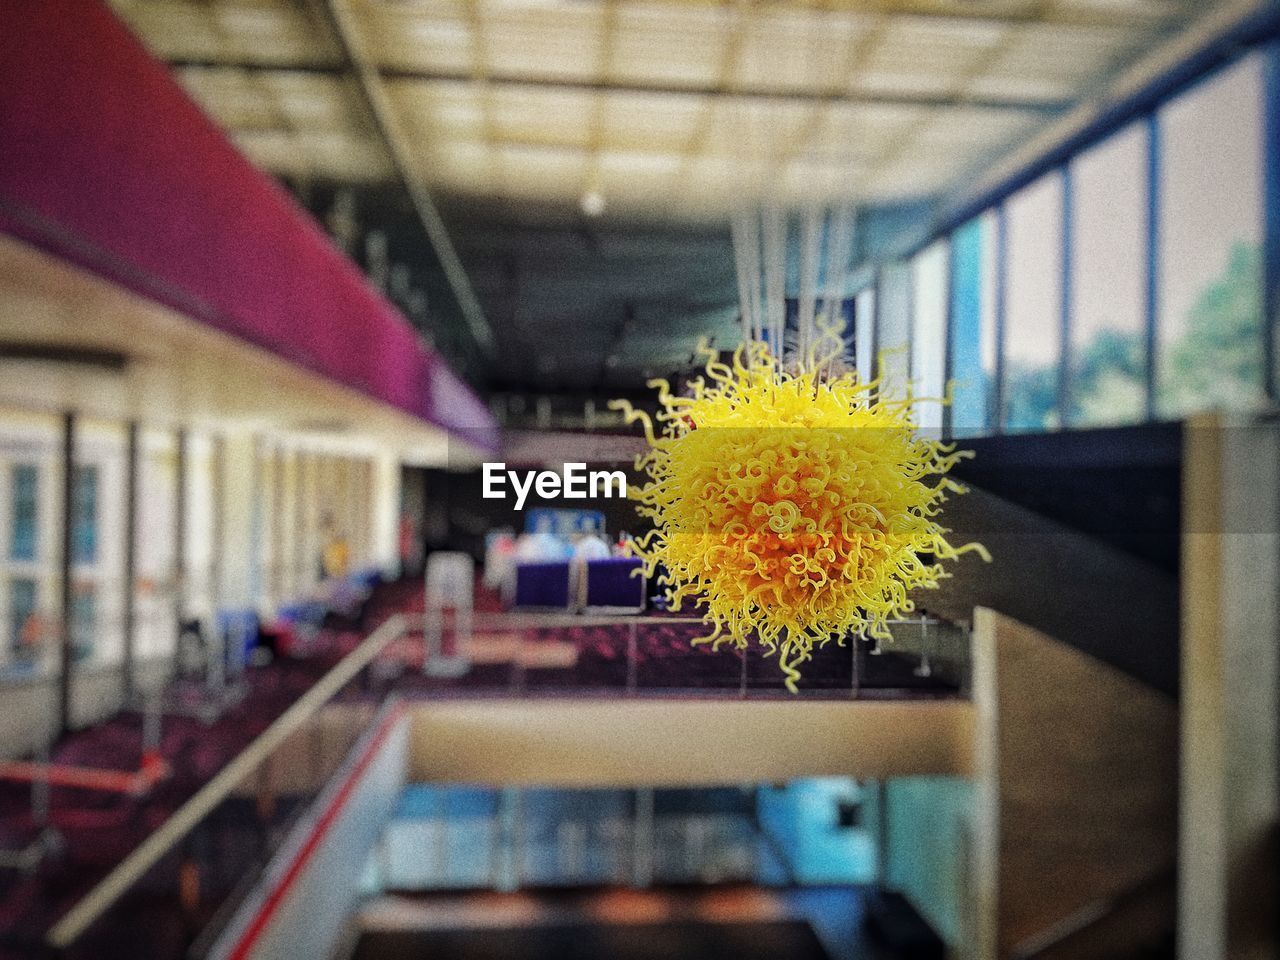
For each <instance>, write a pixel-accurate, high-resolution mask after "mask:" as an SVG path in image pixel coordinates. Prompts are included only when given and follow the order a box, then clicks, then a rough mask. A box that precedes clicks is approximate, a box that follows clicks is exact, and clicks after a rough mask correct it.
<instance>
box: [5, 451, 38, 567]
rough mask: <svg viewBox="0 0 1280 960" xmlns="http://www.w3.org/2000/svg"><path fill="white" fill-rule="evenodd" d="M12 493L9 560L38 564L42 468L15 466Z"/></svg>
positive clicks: (31, 465)
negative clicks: (37, 547) (37, 542)
mask: <svg viewBox="0 0 1280 960" xmlns="http://www.w3.org/2000/svg"><path fill="white" fill-rule="evenodd" d="M10 490H11V493H10V495H9V496H10V515H11V523H10V525H9V556H10V558H12V559H14V560H23V561H34V560H35V559H36V537H37V535H38V532H39V510H40V470H39V468H38V467H36V465H35V464H31V463H19V464H15V465H14V467H13V473H12V475H11V484H10Z"/></svg>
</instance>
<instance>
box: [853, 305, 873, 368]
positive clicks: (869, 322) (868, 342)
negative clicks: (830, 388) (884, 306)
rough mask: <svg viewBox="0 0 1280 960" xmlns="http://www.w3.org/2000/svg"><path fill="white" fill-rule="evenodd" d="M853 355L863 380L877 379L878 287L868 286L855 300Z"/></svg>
mask: <svg viewBox="0 0 1280 960" xmlns="http://www.w3.org/2000/svg"><path fill="white" fill-rule="evenodd" d="M853 303H854V310H853V317H854V320H853V325H854V326H853V330H854V333H853V357H854V362H855V363H856V364H857V367H858V376H859V377H861V378H862V381H863V382H864V383H866V382H867V381H870V380H873V379H875V375H876V358H875V355H874V354H875V333H876V327H875V324H876V288H875V287H867V289H865V290H863V291H861V292H860V293H859V294H858V295H857V297H856V298H855V299H854V301H853Z"/></svg>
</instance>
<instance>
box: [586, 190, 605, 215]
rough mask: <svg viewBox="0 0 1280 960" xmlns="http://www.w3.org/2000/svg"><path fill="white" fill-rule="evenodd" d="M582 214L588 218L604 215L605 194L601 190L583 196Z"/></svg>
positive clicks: (589, 191)
mask: <svg viewBox="0 0 1280 960" xmlns="http://www.w3.org/2000/svg"><path fill="white" fill-rule="evenodd" d="M582 212H583V213H585V214H586V215H587V216H588V217H598V216H600V214H602V213H604V194H603V193H601V192H600V191H599V190H588V191H587V192H586V193H584V194H583V195H582Z"/></svg>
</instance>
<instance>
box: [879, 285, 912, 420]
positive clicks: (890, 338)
mask: <svg viewBox="0 0 1280 960" xmlns="http://www.w3.org/2000/svg"><path fill="white" fill-rule="evenodd" d="M879 287H880V288H879V292H878V293H877V294H876V296H877V306H878V310H877V314H878V315H877V318H876V321H877V324H878V329H877V331H876V333H877V335H878V337H879V347H878V349H879V352H880V355H879V357H877V360H876V362H877V364H882V365H883V367H884V371H885V379H886V382H885V384H884V386H883V387H882V392H883V393H884V395H885V396H887V397H895V398H897V397H905V396H906V392H907V380H908V378H909V377H910V376H911V358H910V356H909V355H908V353H907V351H908V349H909V348H910V338H911V267H910V265H909V264H906V263H891V264H888V265H886V266H885V267H884V268H883V269H882V270H881V271H880V285H879Z"/></svg>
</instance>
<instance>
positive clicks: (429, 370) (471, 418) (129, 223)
mask: <svg viewBox="0 0 1280 960" xmlns="http://www.w3.org/2000/svg"><path fill="white" fill-rule="evenodd" d="M0 230H4V231H6V232H8V233H12V234H14V235H16V236H18V237H21V238H22V239H24V240H26V241H28V242H30V243H33V244H36V245H38V246H40V247H42V248H44V249H46V250H49V251H51V252H53V253H56V254H57V255H59V256H61V257H64V258H66V259H67V260H70V261H72V262H74V263H76V264H78V265H80V266H82V267H85V268H87V269H89V270H91V271H93V272H95V273H97V274H99V275H101V276H104V277H107V278H108V279H110V280H112V281H114V282H116V283H119V284H121V285H123V286H125V287H128V288H129V289H131V290H134V291H135V292H137V293H140V294H142V295H144V296H147V297H149V298H151V299H153V300H156V301H159V302H160V303H163V304H165V305H167V306H169V307H172V308H174V309H176V310H178V311H180V312H182V313H184V314H186V315H188V316H190V317H192V318H194V319H197V320H200V321H201V322H203V323H206V324H208V325H210V326H212V327H216V328H218V329H219V330H222V331H224V332H226V333H229V334H232V335H234V336H236V337H239V338H241V339H243V340H246V341H249V342H250V343H253V344H255V345H257V346H259V347H263V348H265V349H267V350H269V351H271V352H272V353H274V354H276V355H278V356H280V357H283V358H284V359H286V360H289V361H291V362H293V363H295V364H298V365H299V366H302V367H305V368H307V369H308V370H311V371H313V372H315V373H317V374H321V375H323V376H325V377H328V378H330V379H332V380H335V381H337V382H339V383H342V384H345V385H347V386H350V387H354V388H355V389H357V390H359V391H361V392H363V393H365V394H367V395H369V396H370V397H373V398H374V399H377V400H380V401H382V402H384V403H386V404H389V405H391V406H393V407H396V408H398V409H400V410H403V411H405V412H407V413H410V414H412V415H414V416H416V417H420V418H422V419H423V420H427V421H429V422H432V423H435V424H438V425H440V426H442V427H445V428H447V429H449V430H451V431H453V432H455V433H458V434H462V435H466V436H468V437H469V438H471V439H473V440H477V441H478V442H481V443H483V444H485V445H486V446H490V445H492V440H493V438H494V437H495V436H496V431H495V430H494V429H493V422H492V419H491V417H490V415H489V412H488V410H487V409H486V408H485V407H484V405H483V404H482V403H481V402H480V401H479V399H478V398H476V396H475V395H474V394H473V393H472V392H471V391H470V390H469V389H468V388H467V387H466V386H465V385H464V384H462V383H461V381H459V380H458V379H457V377H455V376H454V374H453V373H452V372H451V371H450V370H449V369H448V367H447V366H446V364H445V363H444V362H443V361H442V359H441V358H440V357H439V356H438V355H437V354H435V353H434V352H432V351H431V350H429V349H427V348H426V347H424V346H423V345H422V344H421V343H420V342H419V341H418V339H417V337H416V335H415V334H414V332H413V331H412V329H411V328H410V326H409V324H408V322H407V321H406V320H405V319H404V317H403V316H402V315H401V314H400V313H399V312H398V311H397V310H396V308H395V307H394V306H393V305H392V304H391V303H390V302H389V301H387V300H386V299H385V298H383V297H382V296H381V295H379V294H378V292H377V291H376V290H374V289H373V288H372V287H370V286H369V285H368V284H367V283H366V282H365V279H364V277H363V275H362V274H361V273H360V271H359V269H358V268H357V267H356V266H355V265H354V264H353V263H351V262H350V261H349V260H347V259H346V257H344V256H343V255H342V254H341V253H340V252H339V251H338V250H337V249H336V248H335V247H334V246H333V245H332V244H331V243H330V242H329V239H328V237H327V236H326V235H325V233H324V231H323V230H322V229H321V228H320V226H319V225H318V224H317V223H316V222H315V221H314V220H313V219H312V218H311V216H310V215H309V214H308V213H307V212H306V211H305V210H303V209H301V208H300V207H299V206H297V205H296V204H295V203H294V202H293V200H292V198H291V197H290V196H289V195H288V194H287V192H286V191H285V190H284V189H283V188H282V187H280V186H279V185H278V184H277V183H275V182H274V181H273V180H271V179H270V178H269V177H267V176H265V175H264V174H263V173H261V172H260V171H258V170H257V169H256V168H254V167H253V166H252V165H251V164H250V163H249V162H248V161H247V160H245V159H244V157H242V156H241V155H240V154H239V153H237V152H236V150H235V148H234V147H233V146H232V144H231V143H230V141H228V140H227V138H226V136H225V135H224V134H223V133H222V131H221V130H219V129H218V128H217V127H216V126H215V125H214V124H213V123H212V122H211V121H210V120H209V119H208V118H207V117H206V116H205V115H204V114H203V113H201V111H200V109H199V108H198V107H197V106H196V105H195V104H194V103H193V102H192V101H191V99H190V98H189V97H188V96H187V95H186V93H185V92H184V91H183V90H182V88H181V87H180V86H179V85H178V84H177V82H176V81H175V80H174V79H173V78H172V77H171V76H170V75H169V72H168V70H167V68H166V67H165V66H164V65H163V64H161V63H159V62H158V61H156V60H155V59H153V58H152V57H151V56H150V55H149V54H148V53H147V52H146V51H145V50H144V49H143V47H142V46H141V44H140V43H139V42H138V41H137V40H136V39H135V38H134V37H133V36H132V35H131V34H130V33H129V31H128V30H127V29H126V28H125V27H124V25H123V24H121V23H120V21H119V20H117V19H116V17H115V15H114V14H113V13H112V12H111V11H110V10H109V9H107V8H106V6H105V5H104V4H103V3H101V2H99V0H23V2H14V3H10V2H2V3H0Z"/></svg>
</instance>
